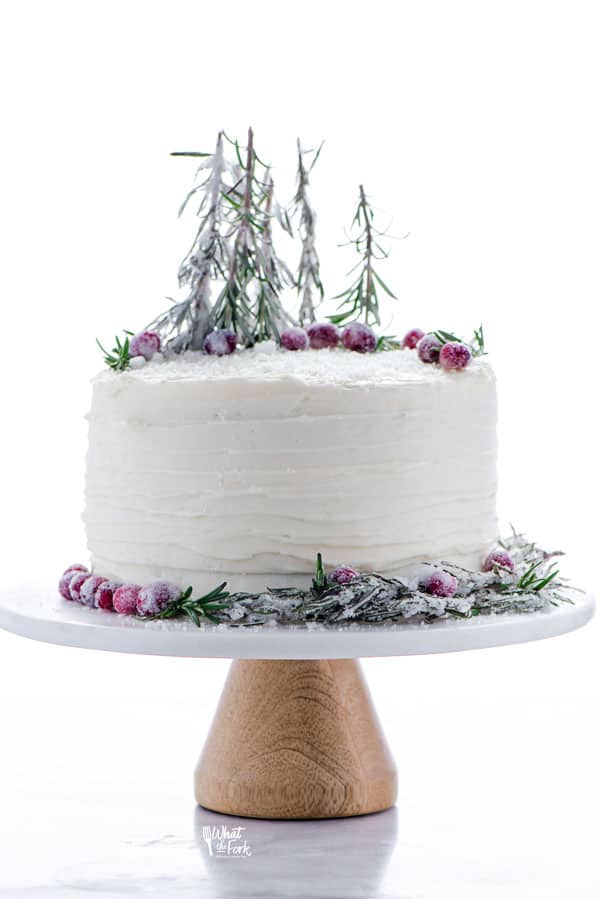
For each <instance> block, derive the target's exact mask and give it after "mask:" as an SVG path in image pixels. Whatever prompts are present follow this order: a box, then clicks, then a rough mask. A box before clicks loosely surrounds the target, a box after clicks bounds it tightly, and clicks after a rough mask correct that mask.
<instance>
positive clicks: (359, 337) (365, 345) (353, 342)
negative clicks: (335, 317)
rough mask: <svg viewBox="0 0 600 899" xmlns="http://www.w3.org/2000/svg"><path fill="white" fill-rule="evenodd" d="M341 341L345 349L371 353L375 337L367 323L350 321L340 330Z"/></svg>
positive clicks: (375, 341)
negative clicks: (350, 322)
mask: <svg viewBox="0 0 600 899" xmlns="http://www.w3.org/2000/svg"><path fill="white" fill-rule="evenodd" d="M342 343H343V344H344V346H345V347H346V349H347V350H354V352H355V353H372V352H373V350H374V349H375V347H376V346H377V338H376V337H375V332H374V331H373V329H372V328H369V326H368V325H363V324H362V322H352V324H350V325H346V327H345V328H344V330H343V332H342Z"/></svg>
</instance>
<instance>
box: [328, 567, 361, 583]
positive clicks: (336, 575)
mask: <svg viewBox="0 0 600 899" xmlns="http://www.w3.org/2000/svg"><path fill="white" fill-rule="evenodd" d="M359 575H360V571H357V570H356V568H350V566H349V565H339V566H338V567H337V568H334V570H333V571H332V572H331V574H330V575H328V578H327V580H329V581H331V582H332V583H333V584H349V583H350V581H353V580H354V578H355V577H359Z"/></svg>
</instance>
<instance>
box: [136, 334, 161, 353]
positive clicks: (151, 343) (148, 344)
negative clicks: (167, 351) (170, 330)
mask: <svg viewBox="0 0 600 899" xmlns="http://www.w3.org/2000/svg"><path fill="white" fill-rule="evenodd" d="M159 350H160V337H159V336H158V334H157V333H156V331H140V333H139V334H136V335H135V337H132V338H131V341H130V343H129V355H130V356H143V357H144V359H152V357H153V356H154V354H155V353H158V351H159Z"/></svg>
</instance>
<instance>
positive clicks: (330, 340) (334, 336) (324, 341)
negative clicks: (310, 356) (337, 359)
mask: <svg viewBox="0 0 600 899" xmlns="http://www.w3.org/2000/svg"><path fill="white" fill-rule="evenodd" d="M306 333H307V334H308V339H309V340H310V347H311V349H312V350H325V349H327V348H330V347H335V346H337V345H338V343H339V340H340V335H339V331H338V329H337V328H336V326H335V325H334V324H332V322H314V323H313V324H312V325H309V326H308V328H307V330H306Z"/></svg>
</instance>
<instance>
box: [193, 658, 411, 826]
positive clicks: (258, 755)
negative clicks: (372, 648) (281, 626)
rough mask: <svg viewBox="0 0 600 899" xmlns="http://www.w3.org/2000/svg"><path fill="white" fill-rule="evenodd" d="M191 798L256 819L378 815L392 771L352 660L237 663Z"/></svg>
mask: <svg viewBox="0 0 600 899" xmlns="http://www.w3.org/2000/svg"><path fill="white" fill-rule="evenodd" d="M195 792H196V800H197V802H198V803H199V804H200V805H203V806H205V807H206V808H209V809H212V810H213V811H217V812H224V813H226V814H230V815H242V816H245V817H253V818H337V817H347V816H351V815H365V814H369V813H370V812H377V811H382V810H383V809H386V808H389V807H390V806H391V805H393V804H394V802H395V799H396V770H395V767H394V762H393V760H392V758H391V755H390V753H389V750H388V748H387V745H386V742H385V739H384V736H383V733H382V731H381V728H380V726H379V722H378V720H377V716H376V714H375V710H374V708H373V704H372V702H371V698H370V696H369V692H368V689H367V686H366V684H365V681H364V678H363V676H362V672H361V669H360V665H359V663H358V662H357V661H355V660H353V659H352V660H350V659H335V660H331V661H291V660H286V661H283V660H282V661H266V660H265V661H246V660H243V661H235V662H233V663H232V665H231V668H230V671H229V674H228V677H227V681H226V683H225V687H224V689H223V694H222V696H221V700H220V703H219V706H218V708H217V712H216V715H215V720H214V722H213V725H212V728H211V730H210V733H209V735H208V738H207V740H206V744H205V746H204V750H203V752H202V755H201V757H200V760H199V762H198V765H197V768H196V773H195Z"/></svg>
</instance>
